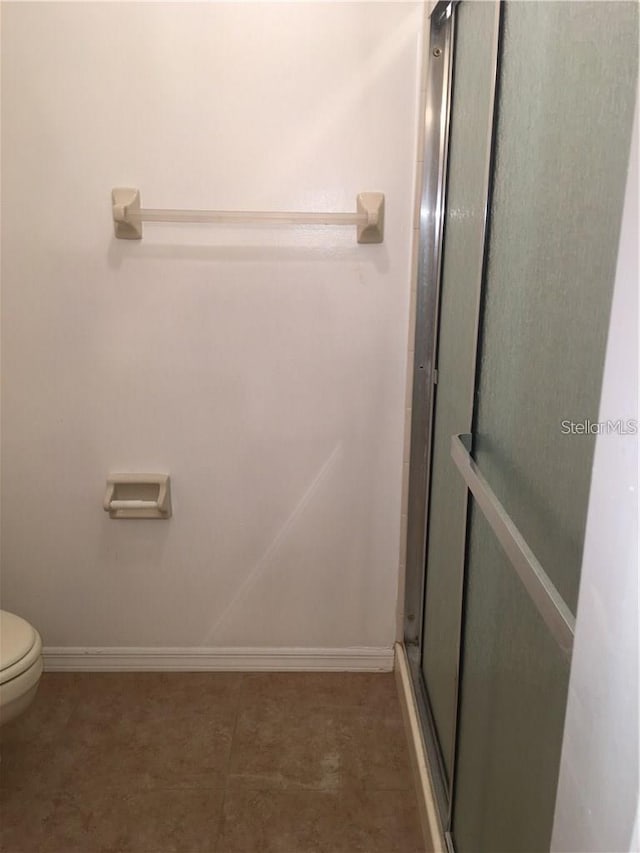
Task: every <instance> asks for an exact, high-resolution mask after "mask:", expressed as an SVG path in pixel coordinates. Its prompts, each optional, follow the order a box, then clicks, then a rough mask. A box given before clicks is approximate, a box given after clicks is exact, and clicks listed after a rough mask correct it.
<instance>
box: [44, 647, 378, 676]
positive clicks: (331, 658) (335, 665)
mask: <svg viewBox="0 0 640 853" xmlns="http://www.w3.org/2000/svg"><path fill="white" fill-rule="evenodd" d="M43 657H44V668H45V672H150V671H159V672H198V671H203V670H210V671H212V672H225V671H227V672H259V671H270V672H278V671H280V672H282V671H302V672H306V671H313V670H317V671H320V672H390V671H391V670H392V669H393V661H394V652H393V649H392V648H347V649H296V648H281V649H278V648H276V649H260V648H257V649H241V648H226V649H225V648H119V647H115V648H73V647H64V646H63V647H49V648H46V647H45V649H44V650H43Z"/></svg>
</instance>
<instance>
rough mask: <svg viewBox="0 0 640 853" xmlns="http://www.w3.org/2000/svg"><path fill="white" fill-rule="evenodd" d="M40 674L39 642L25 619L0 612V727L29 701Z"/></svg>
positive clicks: (34, 693)
mask: <svg viewBox="0 0 640 853" xmlns="http://www.w3.org/2000/svg"><path fill="white" fill-rule="evenodd" d="M41 675H42V640H41V639H40V634H38V632H37V631H36V629H35V628H33V627H32V626H31V625H30V624H29V623H28V622H27V621H26V620H25V619H21V618H20V616H16V615H15V614H14V613H8V612H7V611H6V610H0V725H4V724H5V723H8V722H9V720H13V718H14V717H17V716H18V714H21V713H22V712H23V711H24V710H25V709H26V708H27V707H28V706H29V705H30V704H31V702H32V701H33V698H34V696H35V695H36V690H37V689H38V682H39V681H40V676H41Z"/></svg>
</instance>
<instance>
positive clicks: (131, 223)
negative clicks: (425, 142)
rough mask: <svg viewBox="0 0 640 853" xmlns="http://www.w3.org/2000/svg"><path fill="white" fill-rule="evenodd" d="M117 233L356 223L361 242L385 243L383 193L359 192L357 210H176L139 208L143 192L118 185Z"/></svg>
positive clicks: (129, 236) (134, 235) (114, 200)
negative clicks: (149, 225) (154, 227)
mask: <svg viewBox="0 0 640 853" xmlns="http://www.w3.org/2000/svg"><path fill="white" fill-rule="evenodd" d="M111 206H112V211H113V224H114V229H115V235H116V237H118V238H119V239H123V240H140V239H141V238H142V223H143V222H208V223H227V224H251V225H255V224H264V223H273V224H275V225H355V226H356V228H357V237H358V243H382V241H383V238H384V193H359V195H358V197H357V199H356V208H357V210H356V212H355V213H316V212H311V211H309V212H293V211H292V212H284V211H282V212H280V211H262V210H175V209H170V208H168V209H152V208H141V207H140V191H139V190H137V189H133V188H127V187H117V188H116V189H114V190H112V192H111Z"/></svg>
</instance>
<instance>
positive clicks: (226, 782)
mask: <svg viewBox="0 0 640 853" xmlns="http://www.w3.org/2000/svg"><path fill="white" fill-rule="evenodd" d="M238 675H239V681H238V686H237V688H236V690H237V691H238V697H237V700H236V712H235V718H234V721H233V729H232V730H231V742H230V744H229V755H228V756H227V765H226V767H225V771H224V780H223V781H224V787H223V790H222V801H221V803H220V816H219V818H218V832H217V833H216V837H215V841H214V845H213V850H214V851H215V853H217V851H218V846H219V843H220V839H221V837H222V829H223V826H224V807H225V805H226V802H227V790H228V788H229V771H230V770H231V756H232V755H233V743H234V741H235V738H236V730H237V728H238V720H239V718H240V710H241V709H240V701H241V697H242V688H243V686H244V681H245V678H246V673H244V672H240V673H238Z"/></svg>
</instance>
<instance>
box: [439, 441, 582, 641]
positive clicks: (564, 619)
mask: <svg viewBox="0 0 640 853" xmlns="http://www.w3.org/2000/svg"><path fill="white" fill-rule="evenodd" d="M471 439H472V437H471V435H453V436H451V458H452V459H453V461H454V463H455V465H456V467H457V469H458V471H459V472H460V474H461V475H462V478H463V479H464V481H465V483H466V484H467V488H468V489H469V491H470V492H471V494H472V495H473V497H474V498H475V502H476V504H477V506H478V509H479V510H480V511H481V512H482V514H483V515H484V517H485V519H486V520H487V522H488V524H489V526H490V527H491V529H492V530H493V532H494V534H495V536H496V538H497V539H498V542H500V545H501V546H502V548H503V550H504V552H505V554H506V555H507V557H508V558H509V561H510V562H511V565H512V566H513V568H514V570H515V572H516V574H517V575H518V577H519V578H520V580H521V581H522V583H523V585H524V587H525V589H526V590H527V593H528V594H529V597H530V598H531V600H532V602H533V603H534V605H535V606H536V609H537V610H538V613H539V614H540V616H541V617H542V619H543V620H544V622H545V624H546V625H547V627H548V628H549V630H550V631H551V633H552V634H553V636H554V638H555V640H556V642H557V643H558V645H559V646H560V648H561V649H562V651H563V652H564V654H565V655H566V656H567V657H568V658H571V650H572V648H573V636H574V633H575V623H576V620H575V617H574V615H573V613H572V612H571V611H570V610H569V608H568V606H567V604H566V602H565V601H564V599H563V598H562V596H561V595H560V593H559V592H558V590H557V589H556V587H555V586H554V584H553V582H552V581H551V578H550V577H549V575H547V573H546V572H545V571H544V569H543V568H542V566H541V565H540V563H539V562H538V560H537V559H536V556H535V554H534V553H533V551H532V550H531V548H530V547H529V546H528V545H527V543H526V541H525V539H524V537H523V535H522V534H521V533H520V531H519V530H518V528H517V527H516V525H515V524H514V522H513V520H512V519H511V517H510V516H509V514H508V513H507V511H506V510H505V508H504V506H503V505H502V504H501V503H500V501H499V500H498V498H497V496H496V494H495V492H494V491H493V489H492V488H491V486H490V485H489V483H488V482H487V481H486V479H485V478H484V477H483V476H482V474H481V473H480V469H479V468H478V466H477V464H476V462H475V461H474V459H473V458H472V456H471V452H470V451H471Z"/></svg>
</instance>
